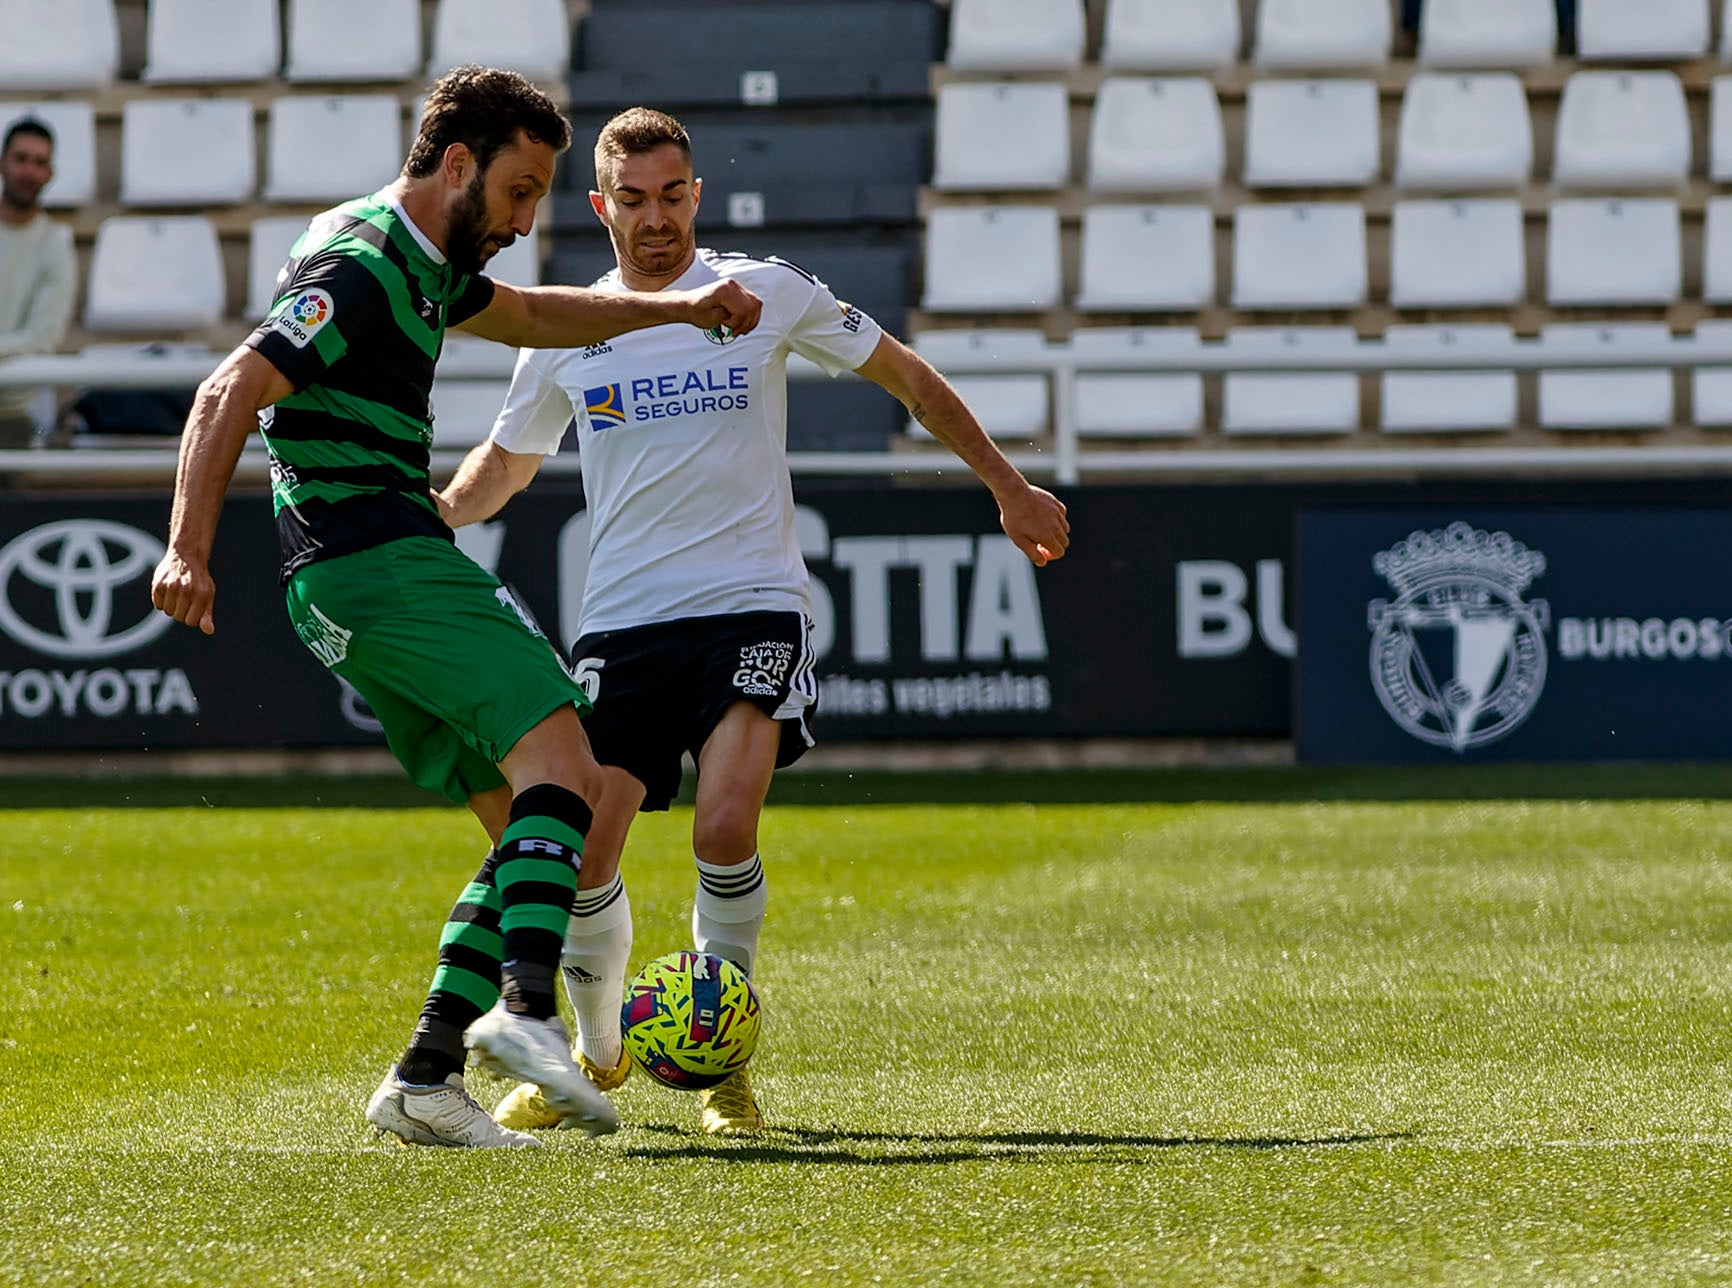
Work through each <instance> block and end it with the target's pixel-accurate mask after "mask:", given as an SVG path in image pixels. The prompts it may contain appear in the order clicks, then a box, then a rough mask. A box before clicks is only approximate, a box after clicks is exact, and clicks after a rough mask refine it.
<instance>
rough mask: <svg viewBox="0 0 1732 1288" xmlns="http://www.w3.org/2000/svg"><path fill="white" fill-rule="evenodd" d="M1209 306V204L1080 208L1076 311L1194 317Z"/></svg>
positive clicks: (1211, 286) (1212, 252) (1212, 244)
mask: <svg viewBox="0 0 1732 1288" xmlns="http://www.w3.org/2000/svg"><path fill="white" fill-rule="evenodd" d="M1214 302H1215V212H1214V211H1213V210H1212V209H1211V208H1210V207H1208V206H1091V207H1089V208H1088V209H1087V210H1085V211H1083V227H1082V285H1081V290H1080V291H1079V293H1078V296H1077V301H1076V306H1077V308H1079V309H1082V310H1085V311H1089V310H1093V311H1097V312H1113V311H1125V310H1129V311H1132V312H1139V311H1148V310H1169V309H1172V310H1178V311H1181V312H1194V311H1196V310H1197V309H1201V308H1206V307H1207V306H1208V305H1210V304H1213V303H1214Z"/></svg>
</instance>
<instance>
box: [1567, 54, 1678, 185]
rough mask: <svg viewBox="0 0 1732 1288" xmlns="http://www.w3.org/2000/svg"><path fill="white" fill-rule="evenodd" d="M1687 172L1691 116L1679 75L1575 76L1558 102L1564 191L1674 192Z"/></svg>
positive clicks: (1662, 73) (1603, 74)
mask: <svg viewBox="0 0 1732 1288" xmlns="http://www.w3.org/2000/svg"><path fill="white" fill-rule="evenodd" d="M1689 173H1690V112H1689V108H1688V107H1686V106H1685V102H1684V82H1683V81H1681V80H1679V79H1678V77H1677V75H1676V73H1673V72H1664V71H1652V72H1577V73H1576V74H1575V75H1573V76H1571V77H1570V78H1569V80H1568V81H1566V82H1565V84H1564V92H1563V97H1562V99H1561V100H1560V102H1559V103H1558V129H1557V146H1556V148H1555V155H1554V159H1553V162H1552V181H1553V182H1554V183H1555V184H1557V186H1558V187H1560V188H1578V189H1579V188H1600V189H1604V188H1606V187H1617V188H1631V187H1641V188H1671V187H1678V186H1680V185H1682V184H1683V183H1684V181H1685V179H1686V178H1688V177H1689Z"/></svg>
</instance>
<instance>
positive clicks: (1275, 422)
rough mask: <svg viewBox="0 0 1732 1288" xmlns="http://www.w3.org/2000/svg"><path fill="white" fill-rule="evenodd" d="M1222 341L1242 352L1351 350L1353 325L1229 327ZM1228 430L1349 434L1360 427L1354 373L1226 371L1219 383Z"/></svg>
mask: <svg viewBox="0 0 1732 1288" xmlns="http://www.w3.org/2000/svg"><path fill="white" fill-rule="evenodd" d="M1227 344H1228V346H1229V347H1230V348H1231V349H1232V350H1233V351H1234V352H1236V353H1238V354H1239V355H1241V356H1246V357H1249V356H1267V355H1268V354H1271V353H1280V352H1283V351H1298V352H1311V353H1345V354H1349V355H1350V354H1351V353H1352V352H1353V349H1354V347H1355V346H1356V345H1357V344H1358V337H1357V336H1356V335H1355V334H1354V331H1353V328H1352V327H1346V326H1343V327H1249V326H1242V327H1234V328H1233V329H1232V330H1230V331H1228V332H1227ZM1222 385H1223V390H1224V392H1223V394H1222V403H1221V429H1222V431H1223V432H1224V433H1227V434H1351V433H1352V432H1353V431H1354V430H1356V429H1358V428H1359V377H1358V376H1357V375H1354V374H1353V373H1351V372H1341V373H1337V372H1332V371H1331V372H1315V373H1313V372H1271V373H1266V374H1263V375H1244V374H1236V375H1229V376H1227V377H1226V378H1225V380H1224V381H1223V382H1222Z"/></svg>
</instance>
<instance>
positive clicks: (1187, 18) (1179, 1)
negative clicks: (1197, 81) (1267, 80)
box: [1101, 0, 1239, 72]
mask: <svg viewBox="0 0 1732 1288" xmlns="http://www.w3.org/2000/svg"><path fill="white" fill-rule="evenodd" d="M1238 57H1239V0H1107V19H1106V32H1105V37H1104V39H1103V41H1102V43H1101V65H1102V66H1104V67H1108V68H1118V69H1123V70H1126V71H1150V72H1163V71H1190V70H1193V69H1198V70H1213V69H1215V68H1220V67H1229V66H1231V65H1232V64H1233V63H1234V62H1235V61H1237V59H1238Z"/></svg>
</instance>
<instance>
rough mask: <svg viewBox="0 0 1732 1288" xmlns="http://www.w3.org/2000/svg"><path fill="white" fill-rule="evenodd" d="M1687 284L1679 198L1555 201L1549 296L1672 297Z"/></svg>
mask: <svg viewBox="0 0 1732 1288" xmlns="http://www.w3.org/2000/svg"><path fill="white" fill-rule="evenodd" d="M1682 289H1683V244H1682V233H1681V231H1680V228H1679V216H1678V203H1677V202H1676V201H1675V200H1673V199H1672V198H1670V197H1642V198H1625V199H1621V200H1620V199H1613V200H1595V199H1592V198H1574V199H1569V200H1563V201H1554V202H1553V203H1552V210H1551V223H1550V226H1549V228H1548V229H1547V232H1546V299H1547V300H1548V301H1549V302H1550V303H1552V304H1554V305H1580V304H1670V303H1672V302H1673V301H1674V300H1676V299H1677V298H1678V296H1679V294H1680V293H1681V292H1682Z"/></svg>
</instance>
